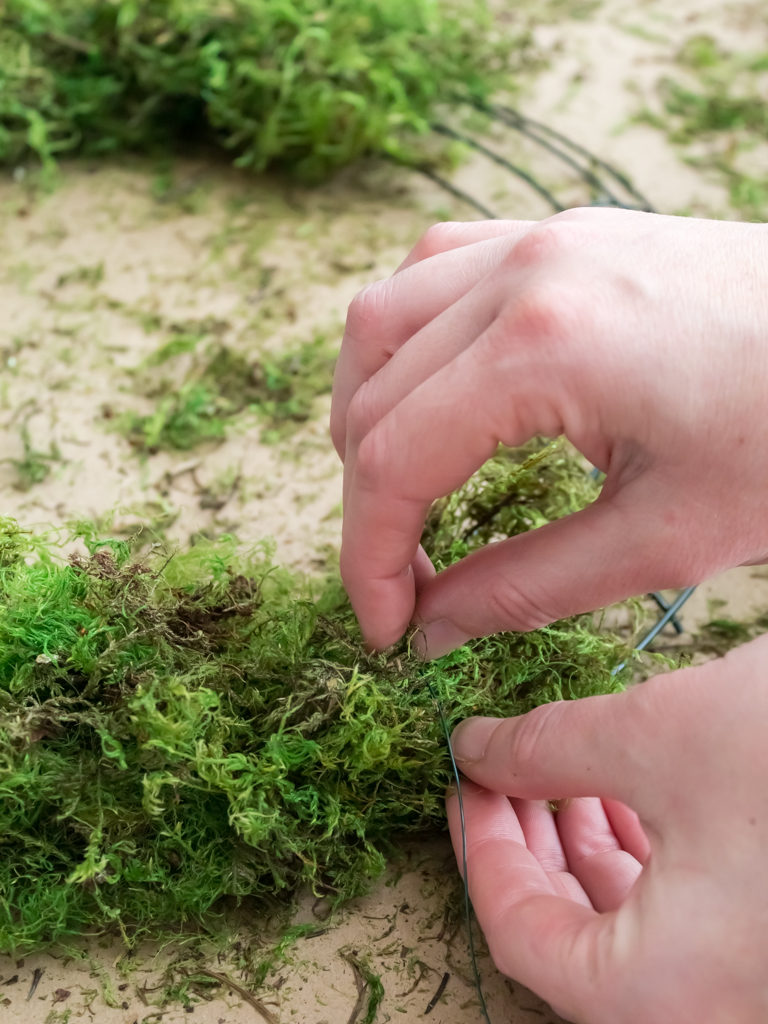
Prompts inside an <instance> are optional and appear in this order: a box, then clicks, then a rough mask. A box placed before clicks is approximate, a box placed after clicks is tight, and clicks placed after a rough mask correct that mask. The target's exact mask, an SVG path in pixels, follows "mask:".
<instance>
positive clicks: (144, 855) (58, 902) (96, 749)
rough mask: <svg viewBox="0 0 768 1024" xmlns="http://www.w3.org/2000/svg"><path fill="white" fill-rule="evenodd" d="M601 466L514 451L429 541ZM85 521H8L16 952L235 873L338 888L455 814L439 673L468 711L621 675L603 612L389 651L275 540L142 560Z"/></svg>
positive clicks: (452, 712) (122, 925)
mask: <svg viewBox="0 0 768 1024" xmlns="http://www.w3.org/2000/svg"><path fill="white" fill-rule="evenodd" d="M584 480H585V473H584V470H583V468H582V467H581V465H580V463H579V462H578V461H577V460H576V459H574V458H573V457H571V456H570V455H568V454H567V452H565V451H563V450H559V449H554V450H552V449H551V448H550V449H547V461H545V462H544V461H540V458H539V456H538V455H534V456H532V457H531V456H530V452H528V451H523V452H503V453H500V454H499V455H498V456H497V458H496V459H494V460H492V462H491V463H490V464H489V466H487V467H486V469H485V470H483V471H481V473H479V474H478V475H476V476H475V477H474V478H473V480H472V481H471V482H470V484H469V485H467V487H466V488H464V489H463V491H462V492H459V494H458V495H457V496H455V497H454V498H452V499H451V500H450V502H449V503H448V505H449V509H446V507H445V505H444V506H443V510H442V513H441V512H440V506H438V510H437V513H436V516H433V518H432V520H431V532H429V531H428V532H427V533H425V538H424V539H425V543H426V545H427V548H428V550H429V552H430V554H431V556H432V557H433V558H434V559H435V561H436V562H438V563H441V564H445V563H447V562H449V561H451V560H453V559H454V558H455V557H456V554H457V551H458V550H459V549H460V551H461V552H463V551H466V550H470V549H471V548H472V547H473V546H477V544H479V543H482V542H483V539H484V536H485V532H487V529H488V528H489V523H490V519H494V518H495V519H496V520H497V521H498V523H499V524H501V523H502V522H503V523H505V529H506V530H509V531H513V530H514V529H515V526H514V522H518V523H519V524H520V528H522V529H527V528H529V526H528V524H527V523H526V522H525V521H524V520H525V519H527V520H529V522H530V523H534V522H536V523H539V522H541V521H542V519H543V518H545V513H544V511H543V510H545V509H546V510H548V513H549V516H550V517H554V516H556V515H557V514H560V513H562V512H564V511H567V510H568V508H569V507H570V503H571V502H572V494H573V491H574V489H576V488H578V487H582V485H583V482H584ZM502 492H503V493H504V494H505V495H506V498H505V500H504V501H503V503H502V507H501V509H498V510H497V511H496V512H493V508H495V507H496V506H498V505H499V500H500V498H499V496H500V494H502ZM502 510H503V514H504V517H506V519H504V518H503V517H501V518H500V513H501V511H502ZM489 512H490V513H491V516H490V519H489ZM481 519H482V520H483V522H482V526H481V527H480V528H479V529H477V530H473V528H472V522H473V521H474V522H475V523H479V522H480V520H481ZM517 532H519V530H518V531H517ZM75 533H76V534H78V535H79V537H80V538H81V541H82V543H83V545H84V547H83V553H82V554H79V555H73V556H71V557H70V558H69V560H68V561H66V562H65V561H62V560H61V559H60V558H57V557H55V556H54V552H53V549H52V547H51V545H50V544H47V543H46V542H45V541H43V540H35V539H34V538H33V537H32V536H31V535H29V534H27V533H24V532H23V531H21V530H20V528H19V527H18V526H17V525H16V524H15V523H14V522H13V521H10V520H6V521H5V522H4V523H3V525H2V530H1V531H0V590H1V593H2V596H1V597H0V951H3V952H13V953H15V954H17V955H18V954H24V953H26V952H29V951H31V950H35V949H39V948H41V947H45V946H47V945H49V944H51V943H53V942H55V941H57V940H62V939H64V938H65V937H67V936H72V935H76V934H78V933H81V932H83V931H85V930H86V929H92V928H93V927H98V928H110V929H115V930H119V931H121V932H122V934H123V935H124V936H125V938H126V939H127V940H129V941H133V940H136V939H137V938H138V937H141V936H143V935H152V936H156V937H157V936H161V935H163V934H167V933H168V932H169V931H172V930H173V929H178V927H179V926H180V924H183V923H184V922H191V923H194V924H196V925H200V924H201V923H202V924H205V922H206V920H210V919H211V918H210V915H211V913H212V911H215V909H216V905H217V901H219V900H220V899H221V898H222V897H225V896H229V897H234V898H236V899H238V900H239V899H242V898H244V897H259V898H262V899H263V900H266V901H269V902H271V905H272V906H274V905H275V901H278V902H279V903H280V902H281V903H282V904H283V905H290V903H291V901H292V900H293V898H294V897H295V895H296V894H297V892H298V891H299V890H301V889H306V888H310V889H312V890H314V891H315V892H316V893H318V894H323V895H326V896H328V897H330V900H331V902H332V903H333V904H338V903H341V902H342V901H344V900H346V899H349V898H350V897H353V896H356V895H358V894H360V893H363V892H365V891H366V889H367V888H368V887H369V886H370V883H371V881H372V879H375V878H376V877H377V876H378V875H380V874H381V872H382V871H383V869H384V867H385V862H386V858H387V856H388V853H389V852H391V851H392V849H393V845H392V844H393V842H394V841H395V839H396V837H397V836H404V835H418V834H424V833H427V832H430V831H434V830H435V829H443V828H444V827H445V821H444V808H443V792H444V789H445V787H446V785H447V783H448V782H449V781H450V778H451V775H450V765H449V761H448V757H447V751H446V744H445V738H444V735H443V732H442V727H441V723H440V720H439V716H438V714H437V710H436V707H435V704H434V701H433V698H432V696H431V695H430V688H431V689H432V691H434V693H436V694H437V695H439V698H440V701H441V702H442V704H443V706H444V708H445V712H446V715H447V717H448V719H449V723H450V724H451V725H455V724H456V723H457V722H458V721H459V720H460V719H462V718H464V717H465V716H467V715H471V714H492V715H511V714H517V713H520V712H523V711H526V710H528V709H530V708H532V707H534V706H535V705H537V704H540V703H543V702H546V701H551V700H553V699H559V698H564V699H573V698H577V697H583V696H587V695H590V694H595V693H605V692H611V691H614V690H617V689H619V688H620V687H621V683H620V681H619V680H618V679H617V678H616V677H615V676H612V674H611V669H612V668H613V666H614V665H616V664H617V663H618V662H619V661H620V660H622V659H623V658H624V657H625V655H626V651H625V649H624V648H623V646H622V645H621V644H620V643H619V642H618V641H617V640H615V639H614V638H611V637H606V636H600V635H596V634H595V633H594V632H593V631H592V629H591V626H590V620H584V621H577V620H571V621H568V622H563V623H559V624H556V625H555V626H552V627H550V628H547V629H542V630H539V631H537V632H534V633H529V634H506V635H500V636H496V637H491V638H487V639H484V640H479V641H475V642H473V643H470V644H468V645H467V646H465V647H463V648H462V649H461V650H459V651H456V652H455V653H453V654H451V655H449V656H447V657H445V658H442V659H441V660H439V661H437V662H435V663H431V664H422V663H419V662H417V661H415V660H414V659H412V658H411V657H410V655H409V650H408V642H407V640H406V641H403V642H402V643H401V644H400V645H399V646H398V647H397V648H396V649H393V650H391V651H389V652H386V654H384V655H380V656H375V657H371V656H368V655H366V653H365V652H364V650H363V649H362V647H361V645H360V642H359V635H358V632H357V627H356V623H355V620H354V616H353V614H352V612H351V610H350V608H349V605H348V603H347V600H346V597H345V595H344V592H343V589H342V587H341V585H340V582H339V580H338V578H337V577H336V576H334V575H333V574H331V575H330V576H329V577H328V578H327V579H326V580H325V581H322V583H319V582H317V581H315V582H314V583H312V582H311V581H309V582H308V581H301V580H298V579H296V578H294V577H292V576H291V575H290V574H289V573H288V572H287V571H285V570H284V569H281V568H277V567H275V566H274V565H273V564H272V562H271V558H270V549H269V547H268V545H266V544H262V545H261V546H258V547H256V548H254V549H250V550H249V549H245V548H244V547H242V546H240V545H239V544H238V543H237V542H236V541H235V540H234V539H233V538H231V537H223V538H220V539H219V540H217V541H215V542H201V543H200V544H198V545H197V546H195V547H192V548H191V549H189V550H187V551H185V552H182V553H178V554H175V555H173V556H172V557H169V556H168V555H167V554H161V553H160V552H158V551H155V552H154V553H150V554H149V555H148V556H146V557H145V558H144V559H142V560H136V559H135V558H134V557H133V556H132V554H131V550H130V546H129V545H128V544H126V543H125V542H122V541H114V540H109V541H104V540H100V539H99V538H98V537H97V535H96V534H95V532H94V530H93V528H92V527H90V526H89V525H88V524H80V525H79V526H78V527H76V528H75ZM86 550H87V554H86V553H85V552H86ZM313 587H314V592H313V589H312V588H313Z"/></svg>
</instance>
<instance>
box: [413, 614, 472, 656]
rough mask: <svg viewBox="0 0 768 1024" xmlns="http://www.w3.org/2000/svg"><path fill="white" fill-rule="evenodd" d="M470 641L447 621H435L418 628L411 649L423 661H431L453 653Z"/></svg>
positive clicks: (468, 637) (469, 638)
mask: <svg viewBox="0 0 768 1024" xmlns="http://www.w3.org/2000/svg"><path fill="white" fill-rule="evenodd" d="M471 639H472V638H471V637H470V636H467V634H466V633H463V632H462V631H461V630H460V629H457V627H456V626H454V624H453V623H452V622H449V621H448V619H435V621H434V622H425V623H424V624H423V625H420V626H419V631H418V633H416V635H415V636H414V638H413V647H414V649H415V651H416V653H417V654H418V656H419V657H420V658H423V659H424V661H433V660H434V659H435V658H442V656H443V655H444V654H449V653H450V652H451V651H455V650H456V648H457V647H461V645H462V644H465V643H466V642H467V640H471Z"/></svg>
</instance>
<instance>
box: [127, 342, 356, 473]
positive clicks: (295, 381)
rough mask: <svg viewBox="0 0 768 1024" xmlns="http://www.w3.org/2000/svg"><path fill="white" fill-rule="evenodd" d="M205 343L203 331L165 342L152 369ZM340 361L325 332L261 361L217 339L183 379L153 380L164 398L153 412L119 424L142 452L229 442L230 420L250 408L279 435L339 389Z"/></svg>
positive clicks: (265, 433)
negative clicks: (321, 397) (334, 386)
mask: <svg viewBox="0 0 768 1024" xmlns="http://www.w3.org/2000/svg"><path fill="white" fill-rule="evenodd" d="M199 342H200V336H198V335H194V334H179V335H178V336H176V337H174V338H172V339H171V340H170V341H168V342H166V343H164V344H163V345H162V346H161V347H160V348H159V349H158V350H157V352H156V353H154V355H153V356H151V357H150V358H149V359H148V360H147V361H146V363H145V367H151V368H152V369H153V370H155V369H156V368H157V367H159V366H160V365H162V364H166V363H168V362H170V361H173V360H175V359H176V358H177V357H179V356H182V355H185V354H187V353H189V352H193V351H194V350H195V349H196V348H197V347H198V344H199ZM335 361H336V352H335V349H333V348H332V347H331V346H330V345H329V343H328V341H327V339H326V338H325V337H324V336H322V335H321V336H318V337H317V338H315V339H314V340H313V341H311V342H305V343H303V344H300V345H297V346H295V347H294V348H291V349H289V350H288V351H287V352H284V353H282V354H280V355H276V356H273V357H267V356H263V357H262V358H260V359H258V360H252V359H250V360H249V359H248V358H247V357H246V356H245V355H243V354H241V353H239V352H236V351H235V350H234V349H232V348H229V347H227V346H226V345H223V344H221V343H216V344H215V345H214V347H213V349H212V350H211V349H208V350H207V351H206V353H205V354H204V356H203V358H201V359H199V360H197V363H198V365H196V366H194V367H193V368H192V370H191V371H189V372H188V373H187V375H186V376H185V378H184V379H183V380H182V382H181V383H180V384H178V385H177V384H175V383H174V382H173V381H163V382H162V383H161V384H160V385H159V386H158V385H157V383H154V384H153V385H152V389H151V391H150V394H151V396H152V397H153V399H154V401H155V403H156V405H155V409H154V411H153V412H152V413H150V414H147V415H139V414H138V413H135V412H128V413H125V414H124V415H122V416H120V417H118V418H117V420H116V421H115V428H116V429H117V430H119V431H120V432H121V433H122V434H124V435H125V436H126V437H127V438H128V441H129V442H130V444H131V445H132V446H133V447H134V448H135V449H136V450H137V451H139V452H142V453H147V454H150V455H151V454H154V453H155V452H157V451H160V450H177V451H188V450H189V449H191V448H194V447H196V446H197V445H199V444H202V443H204V442H211V441H212V442H219V441H222V440H224V438H225V437H226V433H227V425H228V423H230V422H231V421H232V419H233V418H234V417H235V416H237V415H238V414H239V413H242V412H243V411H245V410H248V411H250V412H252V413H254V414H256V415H257V416H258V417H259V419H260V421H261V422H262V423H263V429H262V440H265V441H268V442H271V441H277V440H280V439H282V438H284V437H287V436H288V435H289V434H290V433H292V432H293V431H294V430H295V429H296V427H297V426H299V425H301V424H302V423H305V422H306V421H307V420H308V419H309V418H310V414H311V412H312V405H313V402H314V400H315V399H316V398H317V397H318V396H319V395H323V394H327V393H328V392H329V391H330V390H331V385H332V383H333V367H334V364H335ZM152 376H153V377H154V376H156V374H155V373H153V374H152Z"/></svg>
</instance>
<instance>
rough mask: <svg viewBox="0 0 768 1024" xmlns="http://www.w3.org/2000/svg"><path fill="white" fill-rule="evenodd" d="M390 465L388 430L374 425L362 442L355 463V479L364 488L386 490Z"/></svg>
mask: <svg viewBox="0 0 768 1024" xmlns="http://www.w3.org/2000/svg"><path fill="white" fill-rule="evenodd" d="M389 467H390V449H389V445H388V444H387V438H386V432H385V431H384V430H382V429H381V428H380V427H378V426H375V427H372V428H371V429H370V430H369V431H368V432H367V433H366V434H365V436H364V438H363V439H362V441H361V442H360V447H359V448H358V451H357V461H356V463H355V479H356V482H357V485H358V486H359V487H360V488H362V489H363V490H367V491H376V490H381V491H384V490H386V486H387V479H388V472H389Z"/></svg>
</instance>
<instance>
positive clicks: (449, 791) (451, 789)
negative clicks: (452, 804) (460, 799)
mask: <svg viewBox="0 0 768 1024" xmlns="http://www.w3.org/2000/svg"><path fill="white" fill-rule="evenodd" d="M458 792H459V790H458V787H457V785H456V783H455V782H452V783H451V784H450V785H449V786H446V789H445V799H446V800H450V799H451V797H452V796H456V794H457V793H458Z"/></svg>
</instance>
